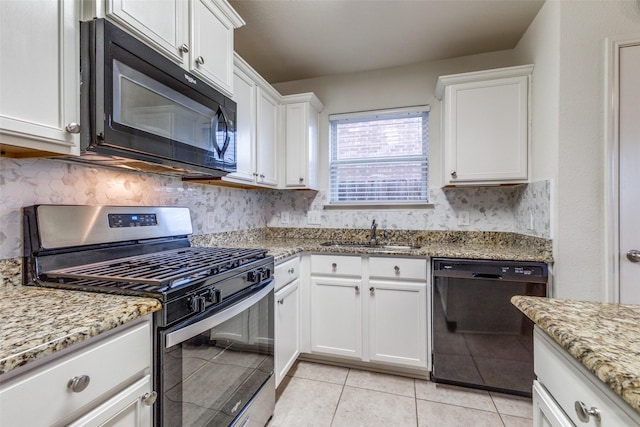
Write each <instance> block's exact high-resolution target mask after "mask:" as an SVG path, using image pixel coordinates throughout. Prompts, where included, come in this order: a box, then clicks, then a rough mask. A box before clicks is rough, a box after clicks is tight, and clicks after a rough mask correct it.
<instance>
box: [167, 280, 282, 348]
mask: <svg viewBox="0 0 640 427" xmlns="http://www.w3.org/2000/svg"><path fill="white" fill-rule="evenodd" d="M273 288H274V284H273V279H271V280H270V281H269V284H268V285H266V286H265V287H264V288H262V289H260V290H259V291H258V292H256V293H255V294H253V295H251V296H250V297H248V298H246V299H243V300H242V301H240V302H239V303H237V304H235V305H232V306H231V307H228V308H226V309H224V310H222V311H220V312H219V313H216V314H214V315H213V316H209V317H207V318H204V319H202V320H201V321H199V322H196V323H194V324H192V325H189V326H185V327H184V328H180V329H178V330H176V331H174V332H170V333H168V334H167V335H166V339H165V348H170V347H173V346H174V345H178V344H180V343H182V342H184V341H186V340H188V339H190V338H193V337H195V336H196V335H198V334H201V333H203V332H204V331H208V330H209V329H211V328H214V327H216V326H218V325H220V324H221V323H223V322H226V321H227V320H229V319H231V318H232V317H235V316H237V315H238V314H240V313H242V312H243V311H245V310H247V309H249V307H251V306H253V305H254V304H256V303H257V302H258V301H260V300H261V299H262V298H264V297H265V296H267V295H268V294H269V292H271V291H273Z"/></svg>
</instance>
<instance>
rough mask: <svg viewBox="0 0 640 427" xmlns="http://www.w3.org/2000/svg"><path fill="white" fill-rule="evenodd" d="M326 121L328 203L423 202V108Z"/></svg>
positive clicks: (425, 117) (425, 184)
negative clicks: (327, 128)
mask: <svg viewBox="0 0 640 427" xmlns="http://www.w3.org/2000/svg"><path fill="white" fill-rule="evenodd" d="M329 122H330V126H331V135H330V139H331V143H330V151H331V152H330V162H329V181H330V182H329V184H330V194H331V196H330V203H331V204H340V203H345V204H347V203H348V204H357V203H363V204H366V203H372V202H375V203H393V204H396V203H416V202H418V203H423V202H427V201H428V166H429V162H428V140H429V109H428V107H421V108H410V109H401V110H387V111H372V112H361V113H354V114H340V115H334V116H330V117H329Z"/></svg>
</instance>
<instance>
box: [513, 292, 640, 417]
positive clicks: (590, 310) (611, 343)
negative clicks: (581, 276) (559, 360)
mask: <svg viewBox="0 0 640 427" xmlns="http://www.w3.org/2000/svg"><path fill="white" fill-rule="evenodd" d="M511 302H512V303H513V305H515V306H516V307H518V309H520V311H522V312H523V313H524V314H526V315H527V316H528V317H529V318H530V319H531V320H533V322H534V323H535V324H536V325H538V326H539V327H540V328H541V329H542V330H543V331H544V332H545V333H547V335H549V336H550V337H551V338H553V340H554V341H555V342H557V343H558V344H559V345H560V346H561V347H562V348H564V349H565V350H566V351H567V352H568V353H569V354H570V355H571V356H573V357H574V358H575V359H576V360H577V361H579V362H580V363H581V364H582V365H583V366H584V367H585V368H587V369H588V370H589V372H591V373H593V374H594V375H595V376H596V377H597V378H598V379H600V380H601V381H602V382H603V383H605V384H606V385H607V386H608V387H609V388H610V389H611V390H613V392H615V393H616V394H618V395H619V396H620V397H622V399H623V400H624V401H625V402H627V403H628V404H629V405H631V407H632V408H634V409H635V410H636V411H638V412H640V328H639V326H638V325H640V305H624V304H606V303H597V302H584V301H570V300H559V299H551V298H539V297H526V296H515V297H513V298H511Z"/></svg>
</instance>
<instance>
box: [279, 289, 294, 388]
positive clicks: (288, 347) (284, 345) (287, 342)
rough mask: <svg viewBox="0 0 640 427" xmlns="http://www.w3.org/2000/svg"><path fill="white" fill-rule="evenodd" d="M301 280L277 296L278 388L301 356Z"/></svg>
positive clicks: (282, 290)
mask: <svg viewBox="0 0 640 427" xmlns="http://www.w3.org/2000/svg"><path fill="white" fill-rule="evenodd" d="M299 288H300V280H299V279H298V280H294V281H293V282H292V283H290V284H288V285H287V286H286V287H284V288H283V289H281V290H280V291H278V292H277V293H276V295H275V301H276V307H275V342H276V349H275V361H274V363H275V371H276V387H278V385H279V384H280V382H281V381H282V379H283V378H284V377H285V375H286V374H287V372H288V371H289V369H291V367H292V366H293V363H294V362H295V361H296V359H297V358H298V355H299V354H300V328H299V324H300V297H299V295H300V292H299Z"/></svg>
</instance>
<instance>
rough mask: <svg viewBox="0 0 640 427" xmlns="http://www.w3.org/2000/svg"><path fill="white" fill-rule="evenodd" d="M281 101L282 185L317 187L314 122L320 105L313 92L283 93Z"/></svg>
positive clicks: (315, 126) (316, 149)
mask: <svg viewBox="0 0 640 427" xmlns="http://www.w3.org/2000/svg"><path fill="white" fill-rule="evenodd" d="M296 101H297V102H296ZM283 103H284V104H285V113H284V114H285V136H284V144H285V148H284V151H285V167H284V186H285V187H286V188H296V189H311V190H315V189H317V188H318V123H319V114H320V111H322V109H323V108H324V107H323V106H322V104H321V103H320V100H319V99H318V98H317V97H316V96H315V95H314V94H313V93H306V94H299V95H288V96H284V97H283Z"/></svg>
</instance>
